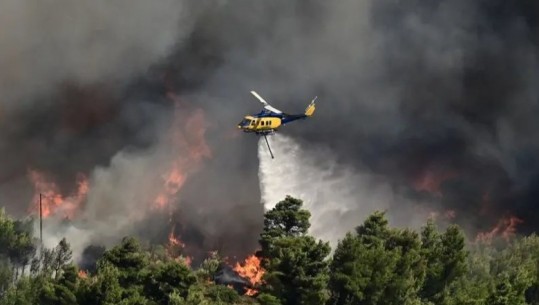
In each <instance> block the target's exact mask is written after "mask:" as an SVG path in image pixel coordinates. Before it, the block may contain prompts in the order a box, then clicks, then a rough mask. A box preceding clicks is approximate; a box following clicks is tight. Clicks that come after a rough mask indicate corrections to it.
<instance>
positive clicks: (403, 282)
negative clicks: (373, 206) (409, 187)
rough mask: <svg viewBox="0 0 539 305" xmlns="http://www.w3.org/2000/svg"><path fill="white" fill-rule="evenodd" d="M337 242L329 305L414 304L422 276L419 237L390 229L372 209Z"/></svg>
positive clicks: (332, 268) (332, 266)
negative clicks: (370, 213) (369, 213)
mask: <svg viewBox="0 0 539 305" xmlns="http://www.w3.org/2000/svg"><path fill="white" fill-rule="evenodd" d="M356 232H357V234H355V235H354V234H351V233H348V234H347V235H346V237H345V238H344V239H343V240H342V241H340V242H339V244H338V246H337V248H336V250H335V254H334V256H333V261H332V264H331V279H330V284H329V285H330V288H331V291H332V297H331V304H339V305H345V304H346V305H348V304H373V305H374V304H395V305H397V304H417V303H419V298H418V297H417V292H418V291H419V289H420V287H421V285H422V283H423V279H424V276H425V271H424V258H423V257H422V256H421V249H420V240H419V236H418V235H417V234H416V233H415V232H412V231H409V230H391V229H389V227H388V222H387V220H386V219H385V216H384V213H381V212H376V213H374V214H373V215H371V216H370V217H368V218H367V219H366V220H365V222H364V223H363V224H362V225H361V226H359V227H358V228H357V229H356Z"/></svg>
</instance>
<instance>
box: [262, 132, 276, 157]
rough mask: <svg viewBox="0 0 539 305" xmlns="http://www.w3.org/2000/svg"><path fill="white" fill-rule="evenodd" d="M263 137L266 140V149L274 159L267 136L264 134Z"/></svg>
mask: <svg viewBox="0 0 539 305" xmlns="http://www.w3.org/2000/svg"><path fill="white" fill-rule="evenodd" d="M264 139H265V140H266V144H267V145H268V150H269V152H270V155H271V158H272V159H275V158H274V157H273V152H272V151H271V147H270V145H269V142H268V137H267V136H266V135H264Z"/></svg>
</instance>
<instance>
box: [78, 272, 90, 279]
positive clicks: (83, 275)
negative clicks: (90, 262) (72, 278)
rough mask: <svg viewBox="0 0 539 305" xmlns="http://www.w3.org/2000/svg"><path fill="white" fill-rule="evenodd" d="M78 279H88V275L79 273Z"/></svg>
mask: <svg viewBox="0 0 539 305" xmlns="http://www.w3.org/2000/svg"><path fill="white" fill-rule="evenodd" d="M79 277H80V278H82V279H85V278H88V273H87V272H86V271H84V270H80V271H79Z"/></svg>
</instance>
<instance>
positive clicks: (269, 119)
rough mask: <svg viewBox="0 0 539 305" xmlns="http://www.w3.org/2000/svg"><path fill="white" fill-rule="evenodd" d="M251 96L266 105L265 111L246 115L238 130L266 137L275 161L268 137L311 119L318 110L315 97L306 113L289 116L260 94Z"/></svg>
mask: <svg viewBox="0 0 539 305" xmlns="http://www.w3.org/2000/svg"><path fill="white" fill-rule="evenodd" d="M251 94H252V95H254V96H255V97H256V98H257V99H258V100H259V101H260V102H261V103H262V105H264V109H262V111H261V112H259V113H257V114H252V115H246V116H245V117H244V119H243V120H242V121H241V122H240V123H239V124H238V128H239V129H241V130H242V131H243V132H247V133H254V134H256V135H262V136H264V139H266V144H267V145H268V149H269V151H270V154H271V158H272V159H273V153H272V151H271V148H270V145H269V142H268V138H267V137H266V136H268V135H273V134H275V132H276V131H277V130H278V129H279V128H280V127H281V126H284V125H286V124H288V123H290V122H293V121H296V120H300V119H306V118H308V117H311V116H312V115H313V114H314V111H315V110H316V104H315V101H316V99H317V97H315V98H314V99H313V100H312V101H311V103H310V104H309V105H308V106H307V108H306V109H305V113H301V114H287V113H284V112H282V111H281V110H279V109H277V108H275V107H273V106H271V105H270V104H269V103H268V102H266V101H265V100H264V99H263V98H262V97H261V96H260V95H259V94H258V93H256V92H255V91H251Z"/></svg>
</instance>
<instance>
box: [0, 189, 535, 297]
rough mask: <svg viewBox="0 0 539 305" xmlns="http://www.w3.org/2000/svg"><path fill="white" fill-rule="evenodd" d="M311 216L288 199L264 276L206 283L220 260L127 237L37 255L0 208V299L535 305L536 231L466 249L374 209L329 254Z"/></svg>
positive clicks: (265, 250) (274, 222)
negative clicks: (392, 222) (92, 250)
mask: <svg viewBox="0 0 539 305" xmlns="http://www.w3.org/2000/svg"><path fill="white" fill-rule="evenodd" d="M309 218H310V213H309V211H307V210H305V209H303V208H302V201H301V200H299V199H296V198H292V197H287V198H285V199H284V200H283V201H281V202H279V203H278V204H277V205H276V206H275V208H274V209H272V210H270V211H268V212H266V214H265V218H264V229H263V232H262V233H261V234H260V240H259V242H260V251H258V252H257V253H256V256H257V257H258V258H259V259H260V262H261V264H260V265H261V266H260V267H261V268H262V270H263V275H262V273H260V275H262V276H261V279H257V280H256V281H254V283H255V284H254V285H253V286H249V285H247V286H246V287H243V288H242V287H240V288H238V287H237V286H234V285H227V284H223V285H222V284H216V282H219V281H218V280H217V278H218V277H219V275H218V273H219V272H220V266H222V264H223V262H222V261H223V259H221V258H220V257H219V256H218V255H213V256H210V257H208V258H207V259H206V260H205V261H204V262H203V263H202V264H201V265H200V266H196V267H194V268H191V267H190V266H189V265H188V264H187V263H185V262H184V261H183V260H178V259H174V258H172V257H170V255H168V254H167V253H166V251H160V250H156V249H155V248H151V249H147V247H145V246H142V245H141V244H140V243H139V241H137V240H136V239H135V238H132V237H126V238H124V239H123V240H122V241H121V243H119V244H118V245H117V246H115V247H113V248H111V249H107V250H106V251H105V252H104V253H103V255H102V256H101V257H100V259H99V260H98V261H97V264H96V266H95V268H94V269H95V270H90V271H89V272H88V273H85V272H84V271H81V270H79V269H78V267H77V266H76V265H74V263H73V261H72V252H71V249H70V246H69V243H68V242H67V241H66V240H62V241H61V242H60V243H59V244H58V246H57V247H56V248H54V249H45V250H44V251H43V252H42V253H41V254H40V251H39V250H36V246H35V244H36V242H35V238H34V237H33V236H32V234H31V228H32V224H31V222H29V221H28V222H25V221H17V220H13V219H11V218H10V217H8V216H7V215H6V214H5V213H4V212H0V305H8V304H9V305H15V304H16V305H35V304H41V305H49V304H50V305H52V304H55V305H77V304H80V305H99V304H103V305H104V304H110V305H112V304H114V305H116V304H121V305H128V304H129V305H154V304H171V305H184V304H185V305H187V304H189V305H200V304H202V305H204V304H261V305H279V304H280V305H318V304H328V305H329V304H331V305H352V304H354V305H427V304H436V305H438V304H440V305H480V304H484V305H487V304H488V305H504V304H505V305H520V304H522V305H524V304H539V281H538V268H539V238H538V237H537V236H535V235H532V236H527V237H519V238H515V239H513V240H512V241H510V242H508V243H502V244H497V246H496V247H494V246H490V245H487V244H475V243H470V242H468V241H467V240H466V238H465V235H464V234H463V232H462V230H461V229H460V228H459V227H458V226H456V225H451V226H449V227H447V228H446V229H445V230H440V229H439V228H438V227H437V225H436V223H435V222H434V221H428V222H427V223H426V224H425V225H424V226H423V227H422V228H421V230H420V231H413V230H410V229H398V228H391V227H389V225H388V221H387V219H386V217H385V214H384V213H383V212H376V213H373V214H372V215H370V216H369V217H367V218H366V220H365V221H364V222H363V223H362V224H359V223H358V227H357V228H356V229H355V231H353V232H349V233H348V234H347V235H346V236H343V238H342V240H341V241H340V242H339V243H338V245H337V247H336V249H334V252H333V253H332V251H331V249H330V246H329V244H328V243H325V242H323V241H320V240H317V239H315V238H314V237H312V236H310V235H309V234H308V229H309V227H310V223H309Z"/></svg>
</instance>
